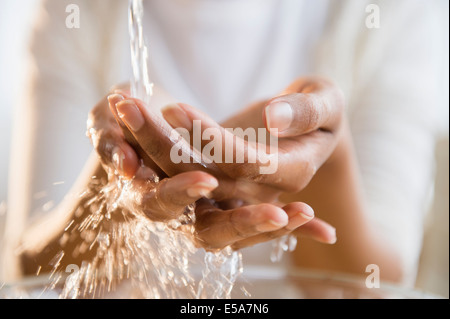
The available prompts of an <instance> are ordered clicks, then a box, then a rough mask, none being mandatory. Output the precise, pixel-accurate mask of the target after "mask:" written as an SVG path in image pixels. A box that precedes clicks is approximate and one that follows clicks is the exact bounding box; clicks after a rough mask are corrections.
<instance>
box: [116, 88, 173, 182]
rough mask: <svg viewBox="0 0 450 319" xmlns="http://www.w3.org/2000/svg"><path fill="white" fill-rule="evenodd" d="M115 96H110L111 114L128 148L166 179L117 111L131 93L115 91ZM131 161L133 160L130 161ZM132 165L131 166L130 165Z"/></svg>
mask: <svg viewBox="0 0 450 319" xmlns="http://www.w3.org/2000/svg"><path fill="white" fill-rule="evenodd" d="M114 92H115V93H114V94H111V95H110V96H108V102H109V109H110V111H111V113H112V114H113V115H114V118H115V120H116V122H117V124H119V126H120V128H121V131H122V133H123V136H124V139H125V141H126V142H127V144H128V145H127V146H128V148H131V149H133V150H134V151H135V153H136V154H137V155H138V156H139V158H140V159H141V160H142V161H143V162H144V165H145V166H147V167H149V168H151V169H152V170H153V171H154V172H155V173H156V174H157V175H158V176H160V177H161V178H162V177H165V173H164V172H163V171H162V170H161V169H160V168H159V166H158V165H156V164H155V162H154V161H153V160H152V159H151V158H150V157H149V156H148V155H147V153H145V151H144V150H143V149H142V148H141V146H140V145H139V143H138V142H137V141H136V139H135V138H134V136H133V134H132V133H131V132H130V130H129V129H128V127H127V126H126V125H125V123H124V122H123V121H122V120H121V118H120V116H119V114H118V112H117V109H116V104H118V103H120V102H121V101H123V100H125V98H126V97H129V93H127V92H126V91H123V90H115V91H114ZM130 161H131V160H130ZM132 164H133V165H137V163H132ZM130 165H131V164H130Z"/></svg>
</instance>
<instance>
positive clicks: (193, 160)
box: [115, 99, 205, 176]
mask: <svg viewBox="0 0 450 319" xmlns="http://www.w3.org/2000/svg"><path fill="white" fill-rule="evenodd" d="M115 107H116V109H117V113H118V115H119V117H120V119H121V120H122V121H123V123H124V124H125V125H126V126H127V128H128V129H129V130H130V132H131V133H132V134H133V136H134V138H135V140H136V141H137V143H138V144H139V145H140V146H141V147H142V149H143V150H144V151H145V152H146V153H147V154H148V155H149V156H150V158H151V159H152V160H154V162H155V163H156V164H157V165H158V166H159V167H161V168H162V169H163V170H164V171H165V172H166V174H167V175H169V176H174V175H176V174H178V173H181V172H185V171H193V170H203V171H205V167H204V166H203V165H202V162H201V156H198V154H196V153H195V152H193V151H192V150H191V147H190V145H189V144H188V143H187V142H186V141H184V140H183V138H182V136H181V135H180V134H179V133H177V132H176V131H175V130H174V129H173V128H171V127H170V126H169V125H168V124H167V123H166V122H165V121H164V120H163V119H162V117H161V116H159V115H158V114H157V113H156V112H154V111H152V110H151V109H149V108H147V107H146V106H145V105H144V104H143V102H142V101H140V100H138V99H126V100H122V101H120V102H119V103H117V104H116V105H115ZM173 150H178V151H179V153H181V154H182V158H181V159H184V160H182V161H180V162H178V161H176V160H174V159H172V158H171V153H172V152H173ZM179 153H178V154H179ZM178 154H177V155H178ZM172 155H173V153H172ZM184 156H186V158H184Z"/></svg>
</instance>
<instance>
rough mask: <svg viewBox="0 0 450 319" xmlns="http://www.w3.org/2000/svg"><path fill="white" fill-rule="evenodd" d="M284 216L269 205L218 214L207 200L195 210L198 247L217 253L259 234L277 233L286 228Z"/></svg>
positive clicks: (200, 203) (286, 222)
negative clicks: (217, 250)
mask: <svg viewBox="0 0 450 319" xmlns="http://www.w3.org/2000/svg"><path fill="white" fill-rule="evenodd" d="M288 221H289V219H288V216H287V214H286V212H285V211H284V210H283V209H281V208H279V207H277V206H275V205H270V204H259V205H251V206H244V207H240V208H236V209H232V210H228V211H224V210H221V209H219V208H217V207H215V206H214V204H213V203H211V202H210V201H207V200H201V201H199V202H198V203H197V207H196V222H195V226H196V230H197V239H198V241H199V243H200V244H201V245H202V246H203V247H205V248H207V249H219V248H223V247H226V246H228V245H232V244H233V243H235V242H236V241H238V240H242V239H245V238H248V237H251V236H255V235H257V234H260V233H265V232H271V231H275V230H279V229H281V228H283V227H285V226H286V225H287V224H288Z"/></svg>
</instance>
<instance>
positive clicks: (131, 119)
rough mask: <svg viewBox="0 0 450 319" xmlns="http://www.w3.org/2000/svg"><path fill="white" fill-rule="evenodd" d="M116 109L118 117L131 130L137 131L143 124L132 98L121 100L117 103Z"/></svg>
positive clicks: (143, 121)
mask: <svg viewBox="0 0 450 319" xmlns="http://www.w3.org/2000/svg"><path fill="white" fill-rule="evenodd" d="M116 109H117V113H118V114H119V117H120V118H121V119H122V121H124V122H125V124H127V125H128V126H129V127H130V129H131V130H132V131H134V132H137V131H139V130H140V129H141V128H142V126H144V123H145V120H144V117H143V116H142V113H141V111H140V110H139V108H138V107H137V105H136V103H135V102H134V101H133V100H123V101H121V102H119V103H117V104H116Z"/></svg>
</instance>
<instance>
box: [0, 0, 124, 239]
mask: <svg viewBox="0 0 450 319" xmlns="http://www.w3.org/2000/svg"><path fill="white" fill-rule="evenodd" d="M71 3H72V2H71V1H69V0H45V1H42V3H41V5H40V7H39V12H38V13H37V16H36V22H35V26H34V28H33V30H32V34H31V43H30V54H29V60H28V61H26V63H27V70H28V72H27V74H26V77H27V79H26V85H25V87H23V88H22V89H23V94H22V98H21V100H20V103H19V105H18V108H17V109H16V113H15V123H14V134H13V142H12V145H13V147H12V161H11V162H12V165H11V168H10V183H9V191H10V194H9V200H8V204H9V211H10V213H11V214H14V216H12V218H9V217H8V218H7V219H8V221H11V220H13V221H14V223H15V225H14V226H11V225H10V223H9V222H8V221H7V227H8V228H9V229H16V231H17V227H19V228H20V227H23V226H21V225H23V224H24V223H25V221H26V220H27V219H28V217H29V215H30V214H31V215H32V214H34V213H35V212H37V211H40V210H42V205H43V204H45V203H48V202H49V201H54V202H55V204H57V203H58V202H59V201H60V200H61V199H62V198H63V196H64V194H66V193H67V191H68V190H69V189H70V187H71V185H72V183H73V182H74V181H75V180H76V177H77V175H78V174H79V172H80V171H81V169H82V167H83V165H84V164H85V162H86V160H87V158H88V156H89V154H90V153H91V151H92V146H91V144H90V142H89V140H88V138H87V137H86V134H85V132H86V120H87V116H88V112H89V111H90V109H92V107H93V106H94V105H95V104H96V103H97V102H98V101H99V100H100V99H101V98H102V97H103V96H104V95H105V94H106V93H107V92H108V90H109V88H110V87H111V86H112V85H113V84H115V83H113V82H112V81H111V80H110V78H108V74H109V73H108V72H109V71H108V68H111V66H112V65H114V64H113V63H111V61H110V60H109V59H110V58H111V57H110V54H108V53H109V52H108V50H107V48H108V46H109V45H110V43H108V39H109V38H112V37H109V38H108V37H105V30H108V29H107V28H108V27H109V26H110V24H111V21H112V20H113V19H114V14H115V13H114V12H115V11H114V6H108V4H109V3H107V2H106V1H92V0H91V1H87V0H86V1H82V0H80V1H77V2H76V3H77V5H78V6H79V9H80V11H79V12H80V22H81V24H80V28H79V29H76V28H72V29H71V28H68V27H67V25H66V19H67V17H68V16H69V15H70V13H71V12H66V8H67V7H68V5H69V4H71ZM124 14H125V15H126V11H124ZM109 15H112V16H109ZM108 18H110V19H108ZM125 28H126V26H125ZM108 31H110V32H111V34H114V29H112V30H108ZM60 182H64V184H61V183H60ZM55 183H56V184H57V185H55ZM20 224H21V225H20ZM16 231H15V232H16ZM7 236H8V234H7Z"/></svg>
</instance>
